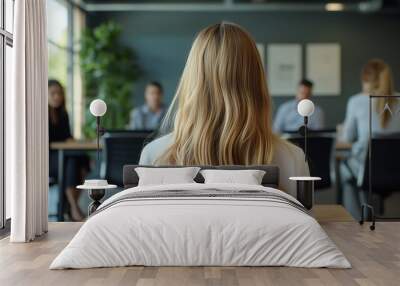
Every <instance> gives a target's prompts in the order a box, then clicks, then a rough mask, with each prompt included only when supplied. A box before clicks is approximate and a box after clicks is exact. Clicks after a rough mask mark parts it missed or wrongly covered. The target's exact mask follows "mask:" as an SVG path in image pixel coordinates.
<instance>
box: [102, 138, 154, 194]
mask: <svg viewBox="0 0 400 286" xmlns="http://www.w3.org/2000/svg"><path fill="white" fill-rule="evenodd" d="M151 135H152V133H150V132H107V133H105V134H104V136H103V161H102V166H101V176H102V177H103V178H104V179H106V180H108V182H109V183H110V184H115V185H117V186H120V187H123V181H122V169H123V166H124V165H128V164H138V163H139V159H140V154H141V152H142V149H143V147H144V145H145V143H146V142H147V141H149V140H151Z"/></svg>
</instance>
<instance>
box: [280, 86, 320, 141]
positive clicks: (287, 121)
mask: <svg viewBox="0 0 400 286" xmlns="http://www.w3.org/2000/svg"><path fill="white" fill-rule="evenodd" d="M312 89H313V83H312V82H311V81H310V80H308V79H303V80H301V81H300V83H299V86H298V88H297V94H296V98H295V99H293V100H290V101H288V102H285V103H284V104H282V105H281V106H280V107H279V109H278V112H277V114H276V117H275V121H274V124H273V127H274V131H275V132H276V133H284V132H286V131H297V130H298V129H299V128H300V127H301V126H302V125H303V124H304V118H303V117H302V116H301V115H300V114H299V113H298V112H297V104H298V103H299V101H301V100H303V99H310V98H311V95H312ZM324 127H325V120H324V112H323V110H322V109H321V108H320V107H319V106H317V105H315V110H314V113H313V115H312V116H311V117H310V118H309V121H308V128H309V129H311V130H321V129H323V128H324Z"/></svg>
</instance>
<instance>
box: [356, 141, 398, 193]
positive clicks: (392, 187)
mask: <svg viewBox="0 0 400 286" xmlns="http://www.w3.org/2000/svg"><path fill="white" fill-rule="evenodd" d="M370 148H371V165H372V169H371V172H372V175H371V186H372V188H371V189H372V192H374V193H380V194H381V195H384V194H387V193H390V192H394V191H400V137H398V136H396V137H380V138H374V139H372V140H371V146H370ZM363 174H364V175H363V178H362V180H361V182H362V183H361V186H360V187H361V189H362V190H365V191H368V190H369V156H368V152H367V154H366V160H365V164H364V170H363Z"/></svg>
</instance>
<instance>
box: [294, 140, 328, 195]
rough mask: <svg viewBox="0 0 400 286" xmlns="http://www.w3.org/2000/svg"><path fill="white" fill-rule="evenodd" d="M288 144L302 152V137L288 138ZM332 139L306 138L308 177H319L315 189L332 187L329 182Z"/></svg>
mask: <svg viewBox="0 0 400 286" xmlns="http://www.w3.org/2000/svg"><path fill="white" fill-rule="evenodd" d="M288 140H289V141H290V142H292V143H293V144H295V145H297V146H299V147H300V148H301V149H303V150H304V138H303V137H299V136H296V137H290V138H288ZM334 141H335V140H334V138H333V137H331V136H310V137H307V152H308V165H309V168H310V175H311V176H315V177H320V178H321V180H320V181H316V182H315V189H317V190H318V189H325V188H329V187H330V186H331V185H332V180H331V159H332V154H333V147H334Z"/></svg>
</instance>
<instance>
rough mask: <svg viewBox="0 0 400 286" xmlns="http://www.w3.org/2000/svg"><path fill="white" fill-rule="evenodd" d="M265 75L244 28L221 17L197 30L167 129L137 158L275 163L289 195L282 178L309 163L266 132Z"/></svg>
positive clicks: (168, 162)
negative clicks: (167, 132) (169, 129)
mask: <svg viewBox="0 0 400 286" xmlns="http://www.w3.org/2000/svg"><path fill="white" fill-rule="evenodd" d="M265 79H266V76H265V73H264V68H263V65H262V62H261V59H260V55H259V53H258V50H257V47H256V44H255V42H254V40H253V39H252V38H251V36H250V35H249V34H248V33H247V32H246V31H245V30H244V29H243V28H241V27H240V26H238V25H236V24H231V23H221V24H215V25H212V26H209V27H207V28H205V29H203V30H202V31H200V33H199V34H198V36H197V37H196V39H195V41H194V43H193V45H192V49H191V51H190V53H189V56H188V59H187V62H186V66H185V68H184V71H183V74H182V77H181V80H180V82H179V85H178V88H177V91H176V94H175V97H174V99H173V102H172V104H171V107H170V109H169V111H168V113H167V116H166V118H165V121H164V125H172V126H173V127H172V132H171V133H170V134H168V135H166V136H163V137H161V138H159V139H157V140H155V141H153V142H151V143H150V144H148V145H147V146H146V147H145V148H144V150H143V152H142V155H141V160H140V164H157V165H254V164H274V165H278V166H279V167H280V187H281V188H282V189H283V190H285V191H288V192H289V193H292V194H294V193H295V188H294V186H293V185H290V183H289V181H288V177H289V176H296V175H307V174H308V167H307V165H306V164H305V161H304V154H303V152H302V150H301V149H299V148H297V147H295V146H293V145H291V144H289V143H287V142H285V141H283V140H281V139H280V138H278V137H277V136H276V135H274V134H273V132H272V128H271V105H272V103H271V98H270V95H269V92H268V88H267V83H266V80H265ZM171 122H173V124H171Z"/></svg>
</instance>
